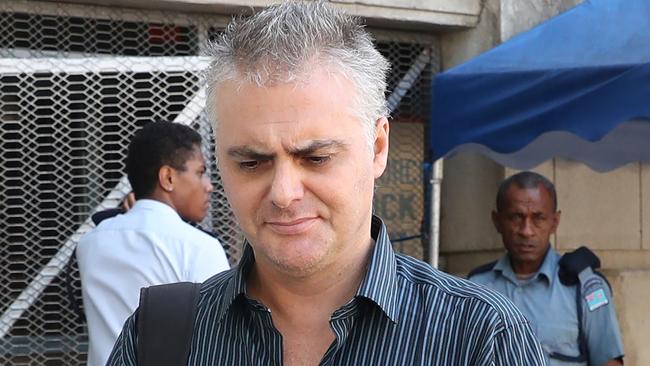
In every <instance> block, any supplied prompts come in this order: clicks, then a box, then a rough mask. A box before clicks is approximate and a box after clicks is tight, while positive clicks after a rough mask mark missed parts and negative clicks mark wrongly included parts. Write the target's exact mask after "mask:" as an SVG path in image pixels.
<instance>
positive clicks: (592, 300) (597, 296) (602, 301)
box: [585, 288, 609, 311]
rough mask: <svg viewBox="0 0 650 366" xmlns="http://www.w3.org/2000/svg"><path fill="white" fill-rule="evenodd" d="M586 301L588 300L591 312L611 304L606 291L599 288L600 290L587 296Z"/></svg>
mask: <svg viewBox="0 0 650 366" xmlns="http://www.w3.org/2000/svg"><path fill="white" fill-rule="evenodd" d="M585 300H587V306H588V307H589V311H594V310H596V309H598V308H599V307H601V306H605V305H607V304H609V300H607V295H605V291H603V289H602V288H599V289H598V290H596V291H594V292H591V293H589V294H588V295H587V296H585Z"/></svg>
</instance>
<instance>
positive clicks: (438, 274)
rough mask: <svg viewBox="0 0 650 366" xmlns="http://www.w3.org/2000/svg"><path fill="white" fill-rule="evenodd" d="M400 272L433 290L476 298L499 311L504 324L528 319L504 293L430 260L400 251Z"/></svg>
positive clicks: (497, 312) (407, 279)
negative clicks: (443, 268) (434, 266)
mask: <svg viewBox="0 0 650 366" xmlns="http://www.w3.org/2000/svg"><path fill="white" fill-rule="evenodd" d="M396 260H397V267H398V268H397V276H398V278H402V279H403V280H405V281H409V282H412V283H416V284H418V285H420V286H430V287H431V288H432V290H433V291H442V292H444V293H445V294H446V295H448V296H452V297H461V298H465V299H467V301H476V302H477V305H478V304H480V305H482V306H484V307H487V308H492V309H494V311H495V312H496V314H498V316H499V318H501V320H502V321H503V322H504V325H506V326H508V325H515V323H524V322H528V321H527V320H526V318H525V317H524V316H523V314H522V313H521V312H520V311H519V310H518V309H517V308H516V307H515V305H514V304H512V302H511V301H510V300H508V299H507V298H506V297H505V296H504V295H502V294H500V293H498V292H496V291H494V290H491V289H489V288H487V287H485V286H481V285H479V284H476V283H474V282H471V281H469V280H466V279H464V278H461V277H457V276H454V275H451V274H449V273H445V272H442V271H440V270H437V269H435V268H433V267H432V266H431V265H429V264H428V263H425V262H423V261H421V260H419V259H415V258H413V257H410V256H407V255H403V254H397V253H396Z"/></svg>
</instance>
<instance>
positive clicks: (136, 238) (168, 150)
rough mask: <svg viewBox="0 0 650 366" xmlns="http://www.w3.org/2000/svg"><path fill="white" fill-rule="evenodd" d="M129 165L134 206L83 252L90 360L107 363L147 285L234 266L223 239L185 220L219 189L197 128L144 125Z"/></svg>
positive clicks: (200, 214)
mask: <svg viewBox="0 0 650 366" xmlns="http://www.w3.org/2000/svg"><path fill="white" fill-rule="evenodd" d="M126 170H127V175H128V178H129V181H130V183H131V186H132V187H133V192H134V194H135V197H136V202H135V205H134V206H133V207H132V208H131V209H130V210H129V211H128V212H127V213H125V214H121V215H117V216H115V217H113V218H109V219H106V220H104V221H102V222H101V223H100V224H99V225H98V226H97V227H96V228H95V229H93V230H91V231H90V232H88V233H87V234H86V235H85V236H84V237H83V238H82V239H81V240H80V241H79V245H78V246H77V251H76V254H77V260H78V263H79V272H80V276H81V285H82V286H81V288H82V295H83V303H84V311H85V314H86V319H87V321H88V336H89V350H88V365H90V366H100V365H104V364H105V363H106V360H107V358H108V355H109V354H110V351H111V349H112V347H113V343H114V342H115V340H116V339H117V336H118V335H119V333H120V330H121V329H122V325H123V324H124V321H125V320H126V318H127V317H128V316H129V315H131V313H133V311H134V310H135V309H136V307H137V306H138V298H139V294H140V288H142V287H148V286H152V285H158V284H163V283H171V282H180V281H190V282H201V281H204V280H205V279H207V278H209V277H210V276H212V275H214V274H216V273H218V272H221V271H223V270H226V269H228V268H229V265H228V261H227V259H226V255H225V253H224V250H223V248H222V246H221V245H220V243H219V241H218V240H217V239H215V238H213V237H211V236H210V235H208V234H206V233H204V232H202V231H200V230H198V229H196V228H194V227H192V226H191V225H189V224H188V223H186V222H185V221H201V220H202V219H203V218H204V217H205V215H206V214H207V211H208V208H209V203H210V193H211V192H212V189H213V187H212V184H211V183H210V179H209V177H208V176H207V175H206V174H205V173H206V166H205V160H204V158H203V155H202V153H201V136H200V135H199V134H198V133H197V132H196V131H194V130H193V129H191V128H190V127H187V126H184V125H181V124H177V123H170V122H156V123H151V124H149V125H147V126H145V127H144V128H143V129H141V130H140V131H138V132H137V133H136V134H135V136H134V138H133V140H132V141H131V143H130V145H129V149H128V155H127V160H126Z"/></svg>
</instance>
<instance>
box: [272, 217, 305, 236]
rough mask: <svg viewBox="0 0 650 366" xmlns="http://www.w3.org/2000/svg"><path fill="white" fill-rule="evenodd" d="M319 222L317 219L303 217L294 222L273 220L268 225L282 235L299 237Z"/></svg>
mask: <svg viewBox="0 0 650 366" xmlns="http://www.w3.org/2000/svg"><path fill="white" fill-rule="evenodd" d="M316 221H317V218H316V217H303V218H299V219H293V220H287V221H285V220H276V221H274V220H271V221H267V222H266V225H267V226H268V227H269V228H270V229H271V230H272V231H274V232H275V233H277V234H280V235H297V234H302V233H304V232H306V231H308V230H309V229H310V228H311V227H312V225H314V224H315V223H316Z"/></svg>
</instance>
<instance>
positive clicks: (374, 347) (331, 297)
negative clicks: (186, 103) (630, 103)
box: [109, 2, 544, 365]
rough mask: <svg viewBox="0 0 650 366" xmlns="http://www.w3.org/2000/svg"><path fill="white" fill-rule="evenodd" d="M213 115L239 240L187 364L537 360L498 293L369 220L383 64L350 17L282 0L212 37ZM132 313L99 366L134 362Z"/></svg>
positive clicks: (214, 287)
mask: <svg viewBox="0 0 650 366" xmlns="http://www.w3.org/2000/svg"><path fill="white" fill-rule="evenodd" d="M212 57H213V58H214V61H213V63H212V67H211V69H210V73H209V78H208V83H209V93H208V95H209V97H208V112H209V114H210V115H211V117H212V119H213V122H214V132H215V141H216V142H217V152H216V153H217V158H218V161H219V168H220V171H221V176H222V179H223V186H224V190H225V193H226V195H227V197H228V200H229V203H230V204H231V206H232V209H233V212H234V214H235V216H236V218H237V220H238V222H239V224H240V226H241V229H242V231H243V232H244V234H245V237H246V243H245V246H244V254H243V257H242V259H241V262H240V264H239V265H238V266H237V267H236V268H234V269H233V270H231V271H228V272H225V273H223V274H221V275H217V276H214V277H212V278H211V279H209V280H208V281H206V282H205V283H203V285H202V288H201V291H200V295H199V300H198V306H197V309H196V315H195V317H194V329H193V333H192V334H193V335H192V337H191V340H190V342H191V346H190V350H189V355H188V356H187V364H188V365H217V364H219V365H317V364H321V365H543V364H544V361H543V356H542V353H541V348H540V346H539V344H538V343H537V341H536V339H535V338H534V336H533V334H532V332H531V329H530V327H529V325H528V323H527V321H526V320H525V318H524V317H523V316H522V315H521V313H519V311H517V310H516V308H515V307H514V306H513V305H512V304H511V303H510V302H509V301H508V300H506V299H505V298H504V297H503V296H500V295H498V294H497V293H495V292H492V291H489V290H486V289H484V288H482V287H479V286H477V285H474V284H472V283H470V282H467V281H464V280H461V279H458V278H455V277H452V276H450V275H447V274H444V273H441V272H439V271H437V270H435V269H433V268H432V267H431V266H429V265H427V264H426V263H424V262H421V261H418V260H415V259H413V258H409V257H407V256H403V255H401V254H396V253H395V252H394V251H393V249H392V246H391V243H390V240H389V238H388V234H387V231H386V227H385V226H384V224H383V222H382V221H381V219H380V218H378V217H376V216H373V215H372V197H373V193H374V182H375V179H377V178H378V177H379V176H381V174H382V173H383V171H384V169H385V167H386V161H387V156H388V134H389V125H388V120H387V109H386V100H385V97H384V93H385V91H386V81H385V80H386V73H387V71H388V67H389V65H388V63H387V62H386V60H385V59H384V58H383V57H382V56H381V54H380V53H379V52H378V51H377V50H376V49H375V47H374V46H373V43H372V39H371V37H370V35H369V34H368V33H367V32H366V31H365V30H364V29H363V26H361V25H360V24H359V21H358V19H355V18H353V17H350V16H347V15H345V14H343V13H340V12H338V11H336V10H335V9H334V8H333V7H331V6H328V5H326V4H324V3H322V2H286V3H282V4H279V5H275V6H271V7H269V8H268V9H266V10H264V11H261V12H260V13H258V14H256V15H254V16H252V17H250V18H248V19H243V20H235V21H233V22H232V23H231V24H230V25H229V26H228V27H227V29H226V30H225V32H224V34H223V35H222V36H221V38H220V39H219V40H218V41H217V42H216V44H214V47H213V53H212ZM136 324H137V312H136V314H135V315H133V316H132V317H131V318H130V319H129V320H128V321H127V322H126V324H125V328H124V330H123V331H122V335H121V336H120V339H119V340H118V341H117V343H116V345H115V348H114V350H113V354H112V357H111V360H110V362H109V365H135V363H136V360H137V355H136V353H137V351H136V346H135V344H136V343H137V341H136V340H137V336H138V335H137V332H138V329H137V326H136Z"/></svg>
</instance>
